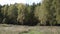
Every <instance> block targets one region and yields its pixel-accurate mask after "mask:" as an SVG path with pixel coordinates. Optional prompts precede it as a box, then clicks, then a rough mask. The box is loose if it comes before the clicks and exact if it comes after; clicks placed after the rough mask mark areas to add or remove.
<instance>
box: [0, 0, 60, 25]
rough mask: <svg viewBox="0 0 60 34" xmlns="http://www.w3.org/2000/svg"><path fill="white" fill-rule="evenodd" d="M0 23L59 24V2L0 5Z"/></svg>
mask: <svg viewBox="0 0 60 34" xmlns="http://www.w3.org/2000/svg"><path fill="white" fill-rule="evenodd" d="M0 22H1V23H8V24H22V25H37V24H39V25H57V24H60V0H43V2H42V3H37V4H35V3H33V5H28V4H22V3H20V4H19V3H15V4H11V5H3V6H1V5H0Z"/></svg>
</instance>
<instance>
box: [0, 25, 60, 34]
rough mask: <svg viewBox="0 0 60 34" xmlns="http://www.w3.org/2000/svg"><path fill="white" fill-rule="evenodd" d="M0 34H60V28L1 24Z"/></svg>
mask: <svg viewBox="0 0 60 34" xmlns="http://www.w3.org/2000/svg"><path fill="white" fill-rule="evenodd" d="M0 34H60V27H59V26H22V25H10V24H9V25H7V24H0Z"/></svg>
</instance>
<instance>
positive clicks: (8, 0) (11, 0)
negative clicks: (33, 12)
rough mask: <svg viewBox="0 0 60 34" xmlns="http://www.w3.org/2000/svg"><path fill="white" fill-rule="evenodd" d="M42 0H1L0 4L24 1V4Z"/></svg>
mask: <svg viewBox="0 0 60 34" xmlns="http://www.w3.org/2000/svg"><path fill="white" fill-rule="evenodd" d="M41 1H42V0H0V4H1V5H4V4H14V3H24V4H29V5H32V3H33V2H35V3H39V2H41Z"/></svg>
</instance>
